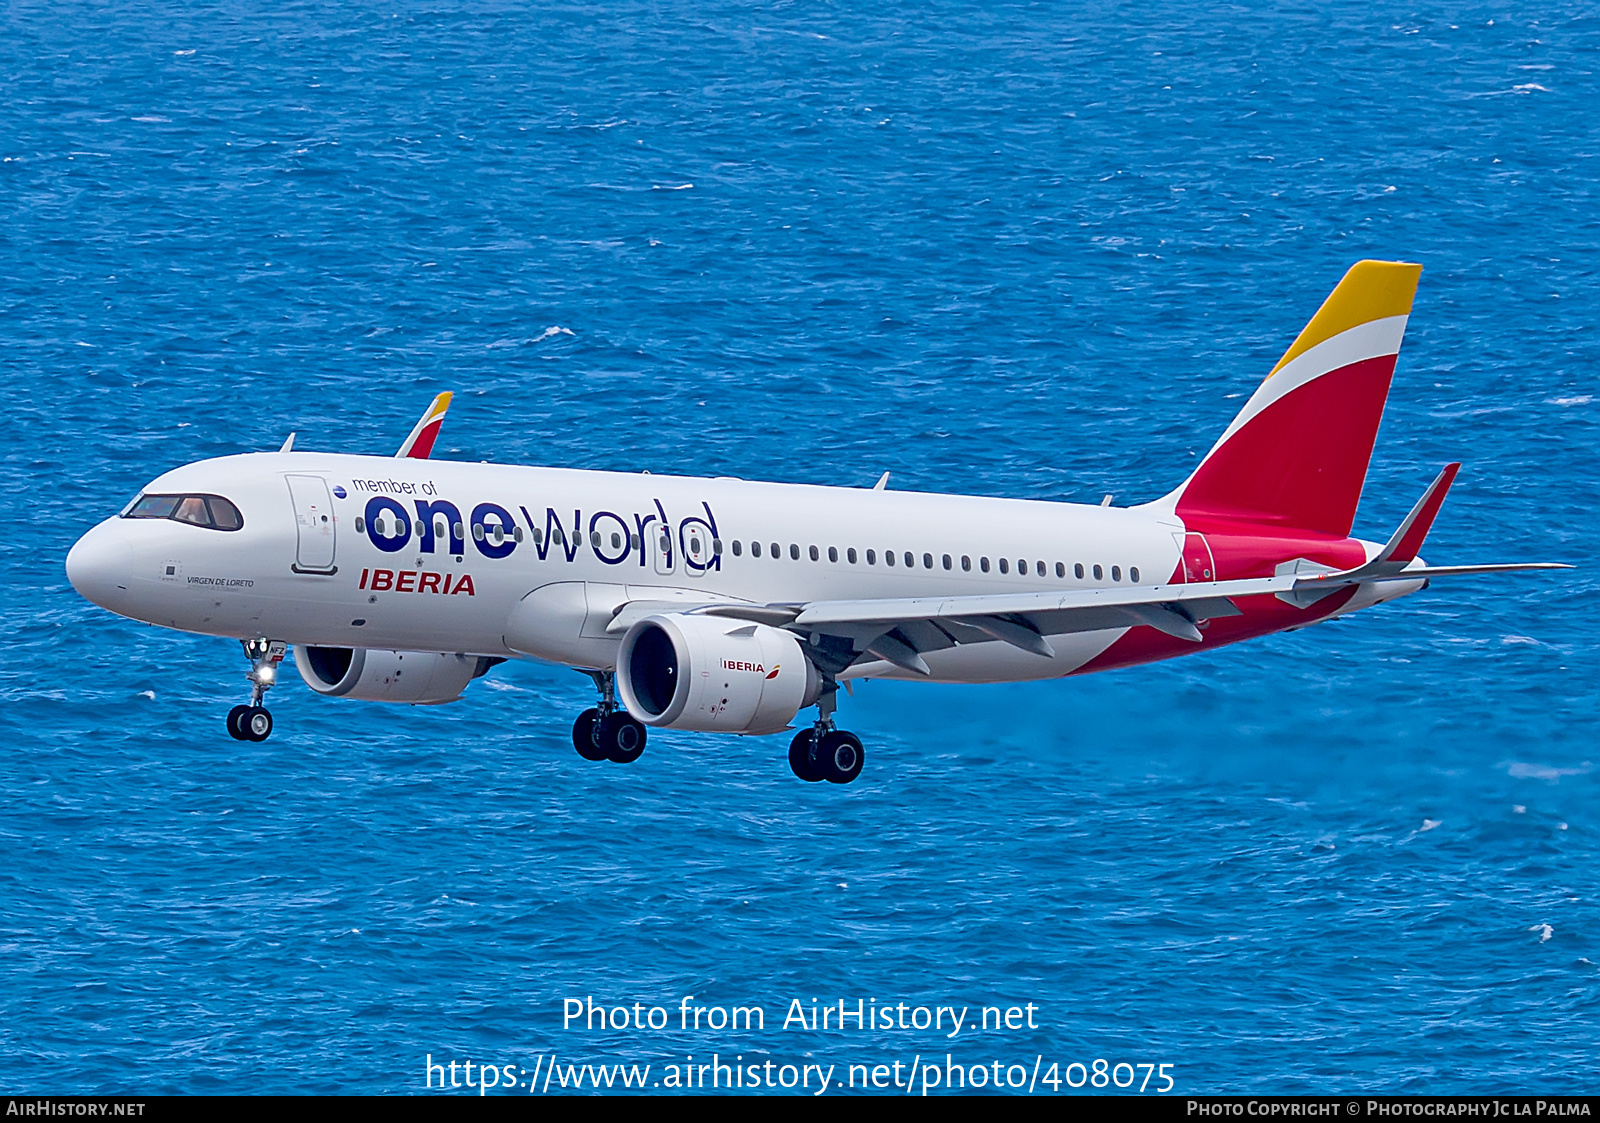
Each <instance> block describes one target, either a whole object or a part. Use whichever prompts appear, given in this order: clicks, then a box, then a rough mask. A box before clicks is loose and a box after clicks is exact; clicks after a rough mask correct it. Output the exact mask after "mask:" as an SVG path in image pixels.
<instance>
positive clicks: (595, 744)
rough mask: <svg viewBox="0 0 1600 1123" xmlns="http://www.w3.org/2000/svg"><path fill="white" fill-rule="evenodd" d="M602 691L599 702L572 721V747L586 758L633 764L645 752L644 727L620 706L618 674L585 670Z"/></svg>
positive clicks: (596, 686) (596, 687)
mask: <svg viewBox="0 0 1600 1123" xmlns="http://www.w3.org/2000/svg"><path fill="white" fill-rule="evenodd" d="M584 673H585V674H586V675H588V676H589V677H590V678H592V679H594V685H595V689H596V690H598V691H599V692H600V704H599V705H598V706H596V707H595V708H593V709H589V710H584V711H583V713H581V714H579V715H578V720H577V721H575V722H573V724H572V747H573V748H575V749H577V750H578V755H579V756H581V757H582V758H583V759H584V760H610V761H614V762H616V763H617V764H632V763H633V762H634V761H636V760H638V759H639V754H640V753H642V752H644V741H645V728H644V726H643V725H641V724H639V722H637V721H635V720H634V719H633V718H631V717H629V716H628V712H627V711H626V710H623V709H621V708H620V707H618V705H617V694H616V675H615V674H614V673H613V672H611V671H585V672H584Z"/></svg>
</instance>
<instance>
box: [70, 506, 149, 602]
mask: <svg viewBox="0 0 1600 1123" xmlns="http://www.w3.org/2000/svg"><path fill="white" fill-rule="evenodd" d="M132 576H133V545H132V543H130V542H129V541H128V539H127V536H126V535H124V534H123V533H122V530H121V529H120V528H119V527H117V526H115V525H113V524H112V523H109V522H104V523H101V524H100V525H99V526H97V527H95V528H94V529H93V530H91V531H89V533H87V534H85V535H84V536H83V537H82V538H80V539H78V541H77V544H76V545H74V546H73V547H72V549H71V551H69V552H68V554H67V580H68V581H71V582H72V587H73V588H74V589H76V590H78V592H79V594H80V595H81V596H83V598H84V599H85V600H89V601H93V602H94V603H95V604H98V605H99V606H100V607H101V608H108V609H110V610H111V611H113V612H116V611H118V610H119V606H120V605H121V604H122V602H123V601H125V600H126V599H127V596H128V582H129V580H130V579H131V578H132Z"/></svg>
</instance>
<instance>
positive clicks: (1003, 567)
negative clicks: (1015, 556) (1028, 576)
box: [1000, 558, 1011, 573]
mask: <svg viewBox="0 0 1600 1123" xmlns="http://www.w3.org/2000/svg"><path fill="white" fill-rule="evenodd" d="M1000 572H1001V573H1010V572H1011V563H1010V562H1009V561H1007V560H1006V559H1005V558H1001V559H1000Z"/></svg>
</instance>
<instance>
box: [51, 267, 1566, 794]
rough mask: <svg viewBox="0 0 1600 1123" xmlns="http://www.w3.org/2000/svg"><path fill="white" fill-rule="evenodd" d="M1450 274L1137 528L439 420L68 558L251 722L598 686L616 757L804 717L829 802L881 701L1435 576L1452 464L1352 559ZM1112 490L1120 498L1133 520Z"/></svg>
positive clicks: (1237, 632) (1262, 625)
mask: <svg viewBox="0 0 1600 1123" xmlns="http://www.w3.org/2000/svg"><path fill="white" fill-rule="evenodd" d="M1420 272H1421V266H1418V265H1408V264H1403V263H1398V262H1380V261H1362V262H1359V263H1357V264H1356V265H1355V266H1353V267H1352V268H1351V269H1350V271H1349V272H1348V273H1347V274H1346V275H1345V277H1344V279H1343V280H1342V281H1341V282H1340V283H1339V285H1338V287H1337V288H1336V289H1335V290H1334V291H1333V293H1332V295H1331V296H1329V297H1328V299H1327V301H1326V302H1324V304H1323V305H1322V308H1321V309H1320V310H1319V311H1318V312H1317V314H1316V315H1315V316H1314V317H1313V318H1312V320H1311V322H1310V323H1309V324H1307V325H1306V327H1305V329H1304V330H1303V331H1301V333H1300V335H1299V336H1298V337H1297V338H1296V339H1295V341H1294V343H1293V345H1292V346H1290V348H1289V350H1288V351H1287V352H1286V353H1285V354H1284V356H1283V358H1282V359H1281V360H1280V361H1279V362H1278V364H1277V366H1276V367H1274V368H1273V370H1272V372H1271V373H1270V374H1269V375H1268V377H1267V379H1266V380H1265V381H1264V382H1263V383H1262V384H1261V386H1260V387H1259V388H1258V389H1257V390H1256V392H1255V394H1254V395H1253V396H1252V397H1251V398H1250V400H1249V402H1248V403H1246V405H1245V407H1244V409H1243V410H1242V411H1241V412H1240V414H1239V415H1238V417H1236V418H1234V420H1233V423H1232V424H1231V425H1229V426H1228V428H1227V431H1226V432H1224V433H1223V434H1222V437H1221V439H1219V440H1218V441H1217V443H1216V445H1215V446H1214V447H1213V448H1212V449H1211V451H1210V452H1209V453H1208V454H1207V455H1206V457H1205V458H1204V459H1203V460H1202V461H1201V462H1200V464H1199V466H1198V467H1197V468H1196V469H1195V470H1194V472H1193V473H1192V474H1191V475H1190V476H1189V478H1188V479H1187V480H1185V481H1184V482H1183V483H1182V484H1181V485H1180V486H1179V487H1178V488H1177V489H1176V490H1175V491H1173V492H1172V493H1171V494H1169V495H1166V496H1164V497H1163V498H1161V499H1157V500H1155V501H1154V502H1151V503H1146V504H1143V505H1141V506H1137V507H1129V508H1115V507H1111V506H1109V505H1108V504H1107V505H1101V506H1080V505H1075V504H1068V503H1048V502H1032V501H1024V500H1016V499H987V498H976V497H967V496H952V495H930V494H920V493H913V492H897V491H890V490H888V489H887V488H886V487H885V486H884V484H885V482H886V481H887V478H888V477H887V474H886V475H885V476H884V478H883V479H880V480H879V481H878V485H877V486H876V487H874V488H871V489H861V488H837V487H814V486H799V485H792V484H773V483H751V482H747V481H744V480H738V479H730V478H717V479H694V478H685V477H671V476H653V475H650V474H649V473H640V474H638V475H633V474H626V473H616V472H589V471H574V470H570V469H563V468H522V467H510V466H503V465H490V464H461V463H449V462H444V461H436V460H431V459H429V458H428V457H429V453H430V452H431V451H432V447H433V443H434V440H435V438H436V437H437V435H438V431H439V426H440V425H441V423H442V422H443V419H444V414H445V410H446V409H447V408H448V405H449V399H450V395H449V394H441V395H439V397H438V398H437V399H436V400H435V401H434V403H433V405H432V406H431V407H430V408H429V410H428V412H427V413H425V414H424V415H423V417H422V419H421V420H420V421H418V423H417V426H416V428H415V429H414V430H413V431H412V433H411V435H410V436H409V437H408V438H407V439H406V442H405V444H404V445H402V446H401V448H400V451H399V453H398V454H397V455H396V456H395V457H393V458H383V457H371V456H341V455H336V454H332V453H318V452H300V451H291V449H292V446H293V442H294V438H293V436H292V435H291V436H290V438H289V440H288V441H287V442H286V443H285V444H284V446H283V448H282V449H281V450H279V451H278V452H274V453H254V454H248V455H242V456H228V457H222V458H220V459H215V460H206V461H201V462H199V463H196V464H189V465H186V466H184V467H181V468H177V469H174V470H173V471H170V472H167V473H166V474H165V475H162V476H160V477H158V478H157V479H155V480H153V481H152V482H151V483H150V485H149V486H148V487H147V488H145V490H144V491H143V492H142V493H141V494H140V495H139V496H138V497H137V498H135V499H134V500H133V501H132V502H131V503H129V504H128V505H127V506H126V507H125V508H123V510H122V512H121V513H120V514H119V515H117V516H116V517H114V518H110V519H107V520H106V521H104V522H102V523H100V524H99V525H98V526H96V527H94V528H93V529H91V530H90V531H89V532H88V533H87V534H85V535H84V536H83V537H82V538H81V539H80V540H79V541H78V543H77V544H76V545H75V546H74V547H73V548H72V552H71V553H70V554H69V555H68V556H67V576H68V578H69V579H70V580H71V582H72V584H73V586H74V587H75V588H76V589H77V590H78V591H79V592H80V593H81V594H83V596H85V597H87V598H88V599H89V600H91V601H93V602H94V603H95V604H98V605H100V606H102V607H104V608H107V609H110V610H111V611H112V612H116V613H120V614H122V615H124V616H127V617H131V618H132V619H135V620H143V621H147V622H149V623H151V624H157V625H160V626H162V627H168V628H175V629H178V630H181V631H187V632H198V633H203V634H206V635H216V636H230V637H234V638H236V639H240V640H241V641H242V642H243V644H244V648H245V653H246V656H247V658H248V659H249V660H250V663H251V670H250V673H249V679H250V681H251V683H252V695H251V699H250V703H249V704H248V705H239V706H235V707H234V708H233V710H232V711H231V712H230V714H229V715H228V722H227V725H228V731H229V732H230V733H231V734H232V735H233V736H234V737H236V738H239V739H249V740H256V741H259V740H262V739H264V738H266V737H267V735H268V734H269V733H270V732H271V731H272V717H271V715H270V714H269V713H268V712H267V710H266V709H265V708H263V707H262V704H261V702H262V695H263V694H264V693H265V691H266V690H267V689H269V688H270V687H271V686H272V685H273V683H274V681H275V679H276V670H277V665H278V663H279V661H280V660H282V659H283V657H284V654H285V652H286V650H287V645H289V644H292V645H293V646H294V658H295V665H296V666H297V667H298V668H299V671H300V674H301V677H302V678H304V679H305V681H306V684H307V685H309V686H310V687H311V689H313V690H315V691H316V692H317V693H319V694H326V695H329V696H331V697H336V698H347V699H359V700H363V701H379V702H407V703H413V704H424V705H431V704H436V703H440V702H450V701H454V700H455V699H457V698H458V697H459V696H460V695H461V692H462V691H463V689H465V687H466V686H467V684H468V683H470V682H471V681H472V680H473V679H474V678H477V677H478V676H480V675H482V674H484V673H485V672H486V671H488V670H489V669H490V668H491V667H493V666H494V665H495V664H497V663H500V662H503V661H504V660H506V659H511V658H518V657H533V658H536V659H543V660H549V661H551V662H555V663H562V664H566V665H568V666H571V667H574V668H577V669H580V670H582V671H584V672H585V673H587V674H588V675H590V676H591V677H592V678H593V680H594V683H595V686H596V688H597V690H598V692H599V702H598V704H597V705H596V706H595V707H594V708H591V709H589V710H586V711H584V713H583V714H582V715H581V716H580V717H579V718H578V720H577V723H576V724H575V725H574V727H573V734H572V736H573V743H574V746H575V747H576V748H577V751H578V752H579V753H580V754H582V755H583V756H584V757H586V758H588V759H590V760H601V759H609V760H612V761H617V762H620V763H627V762H630V761H633V760H635V759H636V758H637V757H638V756H639V754H640V753H641V752H642V751H643V749H644V744H645V727H646V726H655V727H660V728H665V729H691V730H704V731H713V732H724V733H742V734H772V733H778V732H781V731H784V730H787V729H789V728H790V727H791V723H793V722H794V720H795V717H796V715H797V714H798V713H799V711H800V710H802V709H805V708H807V707H810V706H813V705H814V706H816V707H817V711H818V717H817V720H816V721H815V723H814V724H809V725H806V724H802V726H801V728H800V730H799V732H798V733H797V734H796V735H795V737H794V739H793V741H792V742H791V744H790V747H789V763H790V766H791V767H792V768H793V770H794V772H795V774H796V775H797V776H799V777H800V778H801V779H802V780H810V781H816V780H830V781H833V782H834V783H848V782H849V781H850V780H853V779H854V778H855V777H856V776H857V775H858V774H859V773H860V771H861V765H862V760H863V753H862V746H861V741H860V740H859V739H858V738H857V737H856V736H855V735H853V734H851V733H848V732H845V731H844V730H842V729H838V728H836V727H835V725H834V721H833V715H834V711H835V700H836V693H837V690H838V688H839V686H840V685H841V684H848V682H849V681H850V680H851V679H857V678H900V679H928V680H931V681H934V682H1010V681H1018V680H1024V679H1045V678H1055V677H1059V676H1063V675H1071V674H1081V673H1084V672H1088V671H1099V670H1105V669H1108V668H1111V667H1123V666H1128V665H1130V664H1135V663H1147V662H1151V661H1153V660H1157V659H1166V658H1170V657H1172V656H1175V655H1184V654H1188V653H1190V652H1195V651H1203V650H1206V649H1208V648H1213V647H1216V646H1219V645H1221V644H1225V643H1233V642H1236V641H1238V640H1242V639H1248V638H1250V637H1252V636H1259V635H1265V634H1267V633H1269V632H1278V631H1284V630H1286V629H1289V628H1298V627H1302V626H1304V625H1306V624H1310V623H1314V622H1316V621H1319V620H1327V619H1331V618H1333V617H1335V616H1339V615H1342V614H1344V613H1347V612H1353V611H1355V610H1356V609H1359V608H1366V607H1368V606H1370V605H1374V604H1379V603H1381V602H1383V601H1387V600H1393V599H1394V598H1396V597H1400V596H1404V595H1406V594H1407V593H1412V592H1415V591H1417V590H1418V589H1421V588H1424V587H1426V585H1427V584H1428V579H1429V578H1431V577H1435V576H1446V575H1451V576H1453V575H1457V574H1468V573H1489V572H1497V571H1506V570H1514V569H1539V568H1565V567H1560V566H1555V565H1550V564H1522V565H1471V566H1443V567H1429V566H1427V565H1425V564H1424V563H1423V562H1422V561H1421V559H1420V558H1418V556H1417V552H1418V550H1419V549H1420V548H1421V546H1422V541H1423V538H1424V536H1425V535H1426V534H1427V532H1428V529H1429V527H1430V526H1431V525H1432V522H1433V519H1434V516H1435V515H1436V514H1437V513H1438V511H1439V507H1440V504H1441V503H1442V502H1443V501H1444V497H1445V492H1446V491H1447V490H1448V488H1449V486H1450V483H1451V481H1452V480H1453V479H1454V478H1455V474H1456V470H1457V468H1458V467H1459V465H1457V464H1451V465H1448V466H1447V467H1446V468H1445V469H1444V470H1443V471H1442V472H1441V473H1440V474H1439V476H1438V478H1437V479H1435V480H1434V481H1433V483H1432V484H1431V485H1430V486H1429V487H1428V489H1427V491H1426V492H1424V493H1423V496H1422V498H1421V500H1420V501H1418V503H1417V505H1416V507H1415V508H1413V510H1412V511H1411V513H1410V514H1409V515H1408V516H1407V517H1406V519H1405V521H1404V522H1402V523H1401V524H1400V527H1399V529H1397V530H1396V531H1395V532H1394V534H1393V535H1392V536H1391V537H1390V538H1389V540H1388V541H1387V542H1384V543H1375V542H1367V541H1363V540H1361V539H1357V538H1352V537H1350V530H1351V524H1352V522H1353V520H1354V517H1355V513H1356V503H1357V500H1358V499H1359V498H1360V495H1361V488H1362V483H1363V480H1364V478H1365V476H1366V471H1367V463H1368V460H1369V459H1370V457H1371V453H1372V446H1373V440H1374V438H1375V437H1376V434H1377V430H1378V422H1379V419H1380V417H1381V415H1382V412H1383V405H1384V400H1385V397H1386V396H1387V393H1388V389H1389V380H1390V377H1391V375H1392V374H1393V372H1394V366H1395V360H1396V358H1397V356H1398V353H1399V350H1400V341H1401V337H1402V336H1403V334H1404V332H1405V326H1406V319H1407V317H1408V316H1409V314H1410V312H1411V302H1412V298H1413V296H1414V294H1415V291H1416V284H1417V277H1418V275H1419V274H1420ZM1108 498H1109V497H1108Z"/></svg>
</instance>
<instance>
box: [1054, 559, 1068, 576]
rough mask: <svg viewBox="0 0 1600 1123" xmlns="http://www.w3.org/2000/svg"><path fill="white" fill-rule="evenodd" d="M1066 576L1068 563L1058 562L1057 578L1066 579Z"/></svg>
mask: <svg viewBox="0 0 1600 1123" xmlns="http://www.w3.org/2000/svg"><path fill="white" fill-rule="evenodd" d="M1066 575H1067V563H1066V562H1056V576H1057V577H1065V576H1066Z"/></svg>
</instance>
